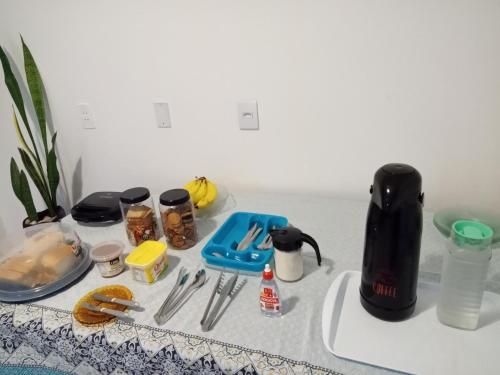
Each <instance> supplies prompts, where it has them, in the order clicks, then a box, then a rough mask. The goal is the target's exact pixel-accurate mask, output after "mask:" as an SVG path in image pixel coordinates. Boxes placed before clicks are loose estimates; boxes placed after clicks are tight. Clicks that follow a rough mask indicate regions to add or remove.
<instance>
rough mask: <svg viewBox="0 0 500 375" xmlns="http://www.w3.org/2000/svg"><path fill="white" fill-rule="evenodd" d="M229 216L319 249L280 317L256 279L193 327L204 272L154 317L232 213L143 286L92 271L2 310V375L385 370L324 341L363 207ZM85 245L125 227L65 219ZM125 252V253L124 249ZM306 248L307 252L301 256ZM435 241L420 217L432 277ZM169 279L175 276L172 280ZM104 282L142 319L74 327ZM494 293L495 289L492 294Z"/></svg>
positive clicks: (359, 233) (300, 200)
mask: <svg viewBox="0 0 500 375" xmlns="http://www.w3.org/2000/svg"><path fill="white" fill-rule="evenodd" d="M236 202H237V205H236V207H235V208H234V209H233V210H232V211H235V210H238V211H253V212H263V213H272V214H279V215H284V216H287V217H288V218H289V220H290V222H291V223H292V224H294V225H295V226H297V227H299V228H301V229H302V230H303V231H304V232H307V233H309V234H310V235H312V236H313V237H315V239H316V240H317V241H318V243H319V245H320V248H321V252H322V256H323V259H324V262H323V265H322V267H321V268H320V267H318V266H317V264H315V256H314V253H313V251H312V250H311V249H309V250H306V252H305V257H304V267H305V276H304V278H303V279H301V280H300V281H298V282H295V283H282V282H279V286H280V288H281V292H282V295H283V299H284V302H285V304H284V312H285V314H284V315H283V317H281V318H277V319H272V318H266V317H263V316H262V315H261V314H260V312H259V308H258V290H259V289H258V288H259V283H260V279H259V278H256V277H251V276H249V277H247V281H248V282H247V284H246V285H245V287H244V288H243V289H242V290H241V292H240V294H239V295H238V296H237V298H236V299H235V301H234V302H233V303H232V304H231V306H230V307H229V308H228V309H227V311H226V313H225V314H224V316H223V317H222V319H221V320H220V321H219V322H218V323H217V325H216V326H215V327H214V329H213V330H211V331H210V332H202V331H201V329H200V326H199V321H200V318H201V315H202V314H203V310H204V308H205V306H206V303H207V300H208V297H209V295H210V292H211V290H212V288H213V284H214V283H215V280H216V279H217V274H218V273H217V272H216V271H213V270H207V272H208V275H209V278H210V279H209V281H208V283H207V284H208V285H206V286H204V287H203V288H201V289H200V290H199V291H198V292H196V293H195V294H194V295H193V297H192V298H191V299H190V300H189V301H188V302H187V303H186V304H185V305H184V306H183V307H182V309H181V310H180V311H179V312H178V313H177V314H176V315H175V316H174V317H173V318H172V319H171V320H170V321H169V322H167V324H166V325H165V326H162V327H158V326H157V325H156V323H155V322H154V320H153V318H152V315H153V314H154V312H155V311H156V310H157V309H158V307H159V306H160V305H161V303H162V302H163V300H164V299H165V297H166V295H167V294H168V292H169V291H170V289H171V288H172V286H173V284H174V283H175V278H176V275H177V271H178V268H177V267H178V266H179V265H182V266H185V267H187V268H188V269H190V270H194V269H195V268H196V267H199V266H200V264H201V256H200V251H201V249H202V248H203V245H204V244H205V243H206V242H207V241H208V239H209V238H210V237H211V236H212V235H213V233H214V231H215V230H216V228H217V227H218V226H219V225H220V224H222V223H223V222H224V220H225V219H226V218H227V217H228V216H229V215H230V214H231V212H232V211H231V212H225V213H223V214H220V215H218V216H217V217H215V218H211V219H206V220H203V221H200V222H199V223H198V224H199V232H200V236H201V237H202V239H201V241H200V243H199V244H198V245H197V246H195V247H194V248H192V249H189V250H186V251H173V250H169V268H168V271H167V272H166V274H165V276H164V277H163V278H162V279H161V280H159V281H158V282H157V283H155V284H152V285H144V284H140V283H137V282H135V281H133V280H132V279H131V276H130V273H129V272H124V273H122V274H121V275H119V276H117V277H115V278H112V279H103V278H102V277H101V276H100V275H99V273H98V271H97V269H96V268H93V269H91V270H90V271H89V272H88V273H87V274H86V275H85V276H84V277H83V278H82V279H81V280H79V281H78V282H76V283H74V284H73V285H71V286H70V287H68V288H66V289H65V290H63V291H61V292H59V293H57V294H55V295H53V296H50V297H48V298H44V299H41V300H39V301H36V302H33V303H31V304H1V303H0V363H1V364H2V365H1V366H0V374H3V373H20V374H23V373H26V374H31V373H41V374H44V373H47V374H53V373H75V374H123V373H127V374H150V373H151V374H153V373H165V374H242V375H243V374H351V373H352V374H384V373H390V372H389V371H387V370H384V369H380V368H375V367H371V366H366V365H363V364H359V363H354V362H351V361H348V360H344V359H341V358H338V357H335V356H333V355H332V354H331V353H329V352H328V351H327V350H326V349H325V347H324V345H323V342H322V336H321V310H322V305H323V300H324V296H325V294H326V292H327V290H328V288H329V286H330V284H331V283H332V281H333V280H334V279H335V277H336V276H337V275H338V274H339V273H340V272H342V271H344V270H348V269H354V270H358V269H360V264H361V258H362V250H363V233H364V225H365V217H366V208H367V202H355V201H343V200H335V199H331V198H324V197H306V196H294V195H266V194H240V195H238V196H237V197H236ZM64 220H65V222H67V223H70V224H71V225H74V227H75V229H76V230H77V231H78V233H79V235H80V237H81V238H82V240H83V241H85V242H87V243H89V244H95V243H97V242H100V241H103V240H107V239H120V240H123V241H126V237H125V231H124V228H123V224H116V225H113V226H110V227H106V228H98V227H84V226H80V225H78V224H76V223H74V222H73V221H72V219H71V218H66V219H64ZM129 249H130V247H129ZM305 249H306V248H305ZM441 251H442V240H441V238H440V235H439V234H438V233H437V231H436V230H435V229H434V228H433V226H432V216H431V215H430V214H425V215H424V234H423V238H422V253H421V265H420V271H421V272H422V273H431V274H436V273H439V271H440V268H441V262H442V253H441ZM492 264H493V265H492V267H491V269H490V271H491V275H490V277H489V280H490V282H491V283H490V285H489V286H490V289H493V288H494V287H495V286H497V285H498V280H500V273H499V272H498V270H500V264H499V257H498V256H494V258H493V260H492ZM171 275H173V276H171ZM106 284H123V285H126V286H127V287H128V288H130V289H131V290H132V292H133V293H134V295H135V298H136V300H138V301H139V302H140V303H141V305H142V306H144V307H145V311H143V312H135V311H133V312H131V315H132V317H133V318H134V319H135V321H134V323H132V324H129V323H122V322H119V321H116V322H113V323H110V324H106V325H102V326H95V327H86V326H83V325H81V324H80V323H78V322H77V321H76V320H75V319H74V318H73V317H72V314H71V310H72V308H73V306H74V304H75V302H76V301H77V300H78V299H79V298H80V297H81V296H82V295H84V294H85V293H87V292H88V291H90V290H92V289H94V288H96V287H100V286H103V285H106ZM492 286H493V287H492Z"/></svg>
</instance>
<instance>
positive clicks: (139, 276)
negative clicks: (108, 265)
mask: <svg viewBox="0 0 500 375" xmlns="http://www.w3.org/2000/svg"><path fill="white" fill-rule="evenodd" d="M125 263H126V264H127V265H128V266H129V267H130V271H131V272H132V277H133V278H134V280H137V281H142V282H145V283H152V282H154V281H156V280H157V279H158V277H159V276H160V275H161V273H162V272H163V271H164V270H165V268H167V264H168V260H167V245H166V244H164V243H162V242H158V241H145V242H143V243H142V244H140V245H139V246H137V247H136V248H135V249H134V250H132V252H131V253H130V254H129V255H128V256H127V258H125Z"/></svg>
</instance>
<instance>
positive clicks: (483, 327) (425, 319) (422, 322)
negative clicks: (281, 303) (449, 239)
mask: <svg viewBox="0 0 500 375" xmlns="http://www.w3.org/2000/svg"><path fill="white" fill-rule="evenodd" d="M360 280H361V273H360V272H357V271H346V272H343V273H342V274H340V275H339V276H338V277H337V278H336V279H335V280H334V282H333V283H332V285H331V287H330V289H329V290H328V293H327V295H326V299H325V303H324V306H323V319H322V324H323V342H324V344H325V346H326V347H327V349H328V350H329V351H330V352H332V353H333V354H335V355H337V356H339V357H343V358H347V359H350V360H354V361H358V362H364V363H367V364H370V365H374V366H379V367H384V368H388V369H392V370H397V371H402V372H407V373H412V374H436V375H438V374H439V375H443V374H454V375H459V374H464V375H465V374H468V375H469V374H481V375H485V374H500V295H498V294H495V293H491V292H485V293H484V296H483V302H482V305H481V315H480V318H479V326H478V329H477V330H475V331H465V330H460V329H456V328H452V327H448V326H445V325H443V324H441V323H440V322H439V321H438V319H437V316H436V302H437V298H438V294H439V284H436V283H432V282H425V281H419V283H418V289H417V296H418V297H417V298H418V299H417V305H416V308H415V312H414V314H413V315H412V316H411V317H410V318H409V319H407V320H404V321H401V322H387V321H383V320H380V319H377V318H375V317H373V316H371V315H370V314H369V313H368V312H366V311H365V309H364V308H363V307H362V306H361V303H360V301H359V285H360Z"/></svg>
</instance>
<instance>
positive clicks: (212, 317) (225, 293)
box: [201, 274, 238, 332]
mask: <svg viewBox="0 0 500 375" xmlns="http://www.w3.org/2000/svg"><path fill="white" fill-rule="evenodd" d="M236 281H238V274H236V275H233V276H232V277H231V278H230V279H229V280H228V281H227V282H226V283H225V284H224V287H223V288H222V290H221V292H220V296H219V299H218V300H217V303H216V304H215V307H214V309H213V310H212V311H211V312H210V314H209V315H208V318H207V319H206V320H205V322H204V323H203V324H202V325H201V330H202V331H204V332H206V331H208V330H209V329H210V326H211V325H212V323H213V322H214V320H215V318H216V317H217V314H218V313H219V310H220V308H221V307H222V305H223V304H224V301H225V300H226V298H227V296H229V294H231V291H232V290H233V288H234V286H235V285H236Z"/></svg>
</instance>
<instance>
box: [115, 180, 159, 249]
mask: <svg viewBox="0 0 500 375" xmlns="http://www.w3.org/2000/svg"><path fill="white" fill-rule="evenodd" d="M120 207H121V210H122V215H123V222H124V223H125V229H126V231H127V237H128V239H129V241H130V243H131V244H132V245H133V246H139V245H140V244H141V243H143V242H144V241H147V240H157V239H158V229H157V226H156V214H155V208H154V205H153V200H152V199H151V194H150V193H149V190H148V189H146V188H144V187H136V188H132V189H128V190H125V191H124V192H123V193H122V195H121V196H120Z"/></svg>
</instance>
